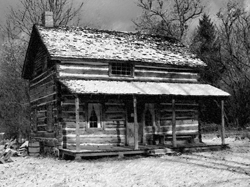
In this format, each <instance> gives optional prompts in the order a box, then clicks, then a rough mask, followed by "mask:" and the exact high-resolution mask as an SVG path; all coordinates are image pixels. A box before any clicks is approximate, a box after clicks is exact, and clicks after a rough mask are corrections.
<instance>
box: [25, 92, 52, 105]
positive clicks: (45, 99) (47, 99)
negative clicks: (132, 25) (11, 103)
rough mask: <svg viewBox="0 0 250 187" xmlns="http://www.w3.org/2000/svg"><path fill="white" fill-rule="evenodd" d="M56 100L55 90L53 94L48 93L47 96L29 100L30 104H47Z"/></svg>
mask: <svg viewBox="0 0 250 187" xmlns="http://www.w3.org/2000/svg"><path fill="white" fill-rule="evenodd" d="M54 100H56V92H54V93H53V94H49V95H47V96H44V97H41V98H38V99H35V100H33V101H30V102H31V104H32V105H39V104H48V103H49V102H53V101H54Z"/></svg>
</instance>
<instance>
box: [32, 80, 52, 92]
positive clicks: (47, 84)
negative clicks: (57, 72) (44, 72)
mask: <svg viewBox="0 0 250 187" xmlns="http://www.w3.org/2000/svg"><path fill="white" fill-rule="evenodd" d="M49 88H50V89H51V88H53V91H55V81H54V80H51V81H49V82H45V83H44V84H42V85H40V86H36V87H33V88H31V89H30V95H31V96H35V95H37V94H39V93H40V92H42V91H44V90H45V91H46V90H47V89H49ZM53 91H52V92H53Z"/></svg>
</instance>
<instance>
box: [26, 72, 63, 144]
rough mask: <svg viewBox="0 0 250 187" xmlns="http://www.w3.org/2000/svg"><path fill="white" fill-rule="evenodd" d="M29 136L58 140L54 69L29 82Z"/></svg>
mask: <svg viewBox="0 0 250 187" xmlns="http://www.w3.org/2000/svg"><path fill="white" fill-rule="evenodd" d="M30 105H31V130H32V133H31V136H32V138H36V139H43V140H48V141H50V140H52V141H53V142H54V140H55V138H56V139H58V140H60V139H62V137H60V127H59V123H58V116H59V110H58V87H57V83H56V71H55V68H50V69H48V70H47V71H44V72H43V73H42V74H40V75H38V76H36V77H35V78H33V79H32V80H31V81H30Z"/></svg>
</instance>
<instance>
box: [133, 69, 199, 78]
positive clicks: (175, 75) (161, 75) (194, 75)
mask: <svg viewBox="0 0 250 187" xmlns="http://www.w3.org/2000/svg"><path fill="white" fill-rule="evenodd" d="M134 75H135V77H155V78H166V79H169V78H171V79H197V78H198V76H197V73H183V72H181V73H176V72H175V73H173V72H163V71H145V70H144V71H142V70H135V73H134Z"/></svg>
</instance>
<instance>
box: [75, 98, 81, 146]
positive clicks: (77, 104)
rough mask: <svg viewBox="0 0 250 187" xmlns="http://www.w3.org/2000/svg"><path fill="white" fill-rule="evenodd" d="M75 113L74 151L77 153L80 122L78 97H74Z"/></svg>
mask: <svg viewBox="0 0 250 187" xmlns="http://www.w3.org/2000/svg"><path fill="white" fill-rule="evenodd" d="M75 109H76V110H75V112H76V116H75V117H76V150H77V151H79V150H80V132H79V130H80V126H79V122H80V117H79V97H78V95H76V96H75Z"/></svg>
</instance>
